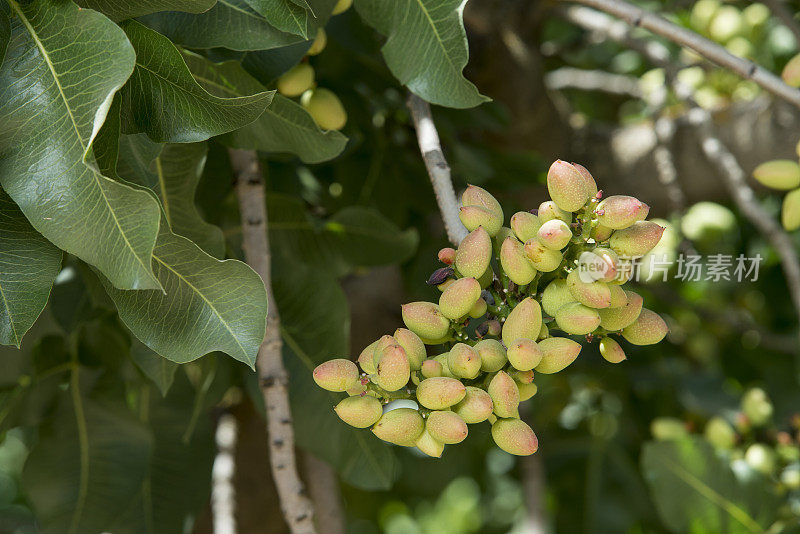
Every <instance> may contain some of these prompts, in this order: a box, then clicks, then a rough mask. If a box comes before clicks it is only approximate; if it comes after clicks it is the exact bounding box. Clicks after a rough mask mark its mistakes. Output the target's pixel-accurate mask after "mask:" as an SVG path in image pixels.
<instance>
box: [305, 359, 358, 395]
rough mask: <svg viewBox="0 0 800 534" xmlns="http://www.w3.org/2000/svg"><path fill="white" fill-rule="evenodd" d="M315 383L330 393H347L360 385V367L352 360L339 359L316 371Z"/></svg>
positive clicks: (319, 366)
mask: <svg viewBox="0 0 800 534" xmlns="http://www.w3.org/2000/svg"><path fill="white" fill-rule="evenodd" d="M313 376H314V382H316V383H317V385H318V386H319V387H321V388H322V389H327V390H328V391H336V392H339V391H347V390H348V389H350V388H351V387H353V386H355V385H356V384H357V383H358V367H356V364H354V363H353V362H351V361H350V360H345V359H344V358H337V359H335V360H329V361H327V362H325V363H322V364H319V365H318V366H317V367H316V368H315V369H314V373H313Z"/></svg>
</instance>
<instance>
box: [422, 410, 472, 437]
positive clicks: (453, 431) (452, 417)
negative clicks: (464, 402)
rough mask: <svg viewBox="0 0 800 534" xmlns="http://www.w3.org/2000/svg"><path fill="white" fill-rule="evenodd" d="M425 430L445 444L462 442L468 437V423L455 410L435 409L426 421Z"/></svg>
mask: <svg viewBox="0 0 800 534" xmlns="http://www.w3.org/2000/svg"><path fill="white" fill-rule="evenodd" d="M425 430H427V432H428V434H430V435H431V437H432V438H433V439H435V440H436V441H439V442H441V443H444V444H445V445H454V444H456V443H461V442H462V441H464V439H466V437H467V433H468V430H467V423H466V422H465V421H464V420H463V419H462V418H461V416H460V415H458V414H457V413H455V412H450V411H434V412H431V413H430V414H429V415H428V419H427V420H426V421H425Z"/></svg>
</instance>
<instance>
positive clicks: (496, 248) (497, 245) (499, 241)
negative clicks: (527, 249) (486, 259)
mask: <svg viewBox="0 0 800 534" xmlns="http://www.w3.org/2000/svg"><path fill="white" fill-rule="evenodd" d="M509 237H514V231H513V230H511V228H509V227H507V226H503V227H502V228H500V231H499V232H497V235H495V236H494V237H493V238H492V254H494V255H495V256H499V255H500V249H501V248H502V246H503V242H504V241H505V240H506V239H508V238H509Z"/></svg>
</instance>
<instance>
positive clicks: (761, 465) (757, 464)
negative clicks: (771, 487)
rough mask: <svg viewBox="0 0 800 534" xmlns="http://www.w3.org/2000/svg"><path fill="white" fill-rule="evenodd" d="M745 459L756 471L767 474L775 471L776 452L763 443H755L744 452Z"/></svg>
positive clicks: (769, 474)
mask: <svg viewBox="0 0 800 534" xmlns="http://www.w3.org/2000/svg"><path fill="white" fill-rule="evenodd" d="M744 461H745V462H747V465H749V466H750V467H752V468H753V469H754V470H755V471H758V472H759V473H762V474H764V475H767V476H771V475H772V474H774V473H775V468H776V459H775V452H774V451H773V450H772V449H771V448H770V447H768V446H767V445H764V444H763V443H754V444H752V445H750V446H749V447H748V448H747V451H746V452H745V453H744Z"/></svg>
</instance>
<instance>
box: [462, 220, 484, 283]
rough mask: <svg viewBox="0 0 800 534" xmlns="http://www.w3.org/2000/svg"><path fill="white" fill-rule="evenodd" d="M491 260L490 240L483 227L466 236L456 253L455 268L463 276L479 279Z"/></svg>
mask: <svg viewBox="0 0 800 534" xmlns="http://www.w3.org/2000/svg"><path fill="white" fill-rule="evenodd" d="M491 259H492V240H491V238H490V237H489V234H488V233H487V232H486V230H485V229H484V228H483V227H480V228H477V229H475V230H473V231H472V232H470V233H469V234H467V237H465V238H464V239H463V240H462V241H461V244H460V245H458V250H457V251H456V262H455V266H456V269H458V272H460V273H461V274H462V275H463V276H469V277H472V278H480V277H481V276H482V275H483V274H484V273H485V272H486V269H487V268H488V267H489V262H490V261H491Z"/></svg>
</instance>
